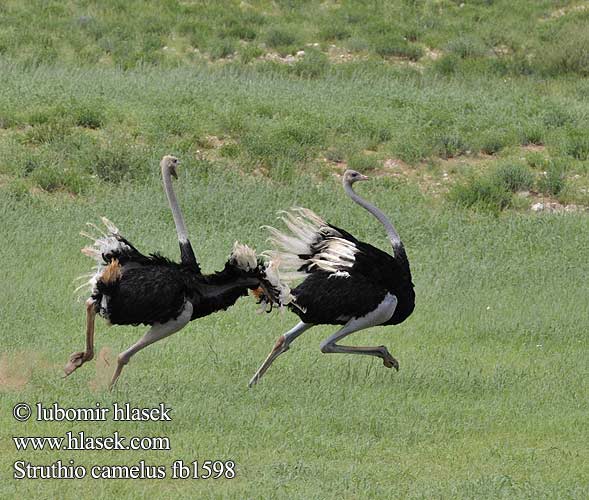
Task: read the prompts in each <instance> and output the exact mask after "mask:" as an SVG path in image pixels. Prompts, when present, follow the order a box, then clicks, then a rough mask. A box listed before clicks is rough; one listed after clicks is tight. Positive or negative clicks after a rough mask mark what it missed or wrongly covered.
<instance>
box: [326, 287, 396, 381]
mask: <svg viewBox="0 0 589 500" xmlns="http://www.w3.org/2000/svg"><path fill="white" fill-rule="evenodd" d="M396 307H397V297H395V296H394V295H391V294H387V295H386V297H385V298H384V300H383V301H382V302H381V303H380V304H379V305H378V307H377V308H376V309H375V310H374V311H372V312H370V313H368V314H367V315H366V316H362V317H361V318H352V319H351V320H350V321H348V322H347V323H346V324H345V325H344V326H343V328H342V329H341V330H339V331H337V332H335V333H334V334H333V335H331V336H330V337H329V338H327V339H325V340H324V341H323V342H321V352H323V353H325V354H330V353H342V354H364V355H367V356H376V357H378V358H382V360H383V363H384V365H385V366H386V367H387V368H393V367H394V368H395V369H396V370H397V371H398V370H399V362H398V361H397V360H396V359H395V358H393V356H391V353H390V352H389V351H388V349H387V348H386V347H385V346H383V345H381V346H378V347H356V346H343V345H338V344H336V342H337V341H338V340H341V339H343V338H344V337H347V336H348V335H350V334H351V333H354V332H358V331H360V330H365V329H366V328H370V327H371V326H377V325H382V324H383V323H385V322H386V321H388V320H389V319H390V318H391V316H392V315H393V313H394V312H395V308H396Z"/></svg>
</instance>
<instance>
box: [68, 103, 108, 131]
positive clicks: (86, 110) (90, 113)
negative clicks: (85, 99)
mask: <svg viewBox="0 0 589 500" xmlns="http://www.w3.org/2000/svg"><path fill="white" fill-rule="evenodd" d="M104 120H105V119H104V113H103V112H102V111H101V110H100V109H97V108H93V107H90V106H84V105H83V106H79V107H77V108H75V109H74V123H75V124H76V125H77V126H78V127H84V128H92V129H97V128H101V127H102V126H103V125H104Z"/></svg>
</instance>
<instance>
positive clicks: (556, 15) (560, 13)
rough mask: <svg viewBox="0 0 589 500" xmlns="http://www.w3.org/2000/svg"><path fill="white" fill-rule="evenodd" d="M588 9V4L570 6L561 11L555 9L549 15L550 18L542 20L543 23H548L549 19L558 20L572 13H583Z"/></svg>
mask: <svg viewBox="0 0 589 500" xmlns="http://www.w3.org/2000/svg"><path fill="white" fill-rule="evenodd" d="M587 9H589V4H581V5H570V6H568V7H562V8H561V9H556V10H554V11H552V12H551V13H550V17H548V18H547V19H544V21H548V20H550V19H558V18H559V17H562V16H566V15H567V14H572V13H574V12H583V11H585V10H587Z"/></svg>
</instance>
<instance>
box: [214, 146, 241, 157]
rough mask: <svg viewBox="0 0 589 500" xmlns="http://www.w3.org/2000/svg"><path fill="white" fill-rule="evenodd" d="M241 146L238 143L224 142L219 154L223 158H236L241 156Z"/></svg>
mask: <svg viewBox="0 0 589 500" xmlns="http://www.w3.org/2000/svg"><path fill="white" fill-rule="evenodd" d="M239 152H240V151H239V146H238V145H237V144H223V145H222V146H221V147H220V148H219V155H221V156H222V157H223V158H230V159H235V158H237V157H238V156H239Z"/></svg>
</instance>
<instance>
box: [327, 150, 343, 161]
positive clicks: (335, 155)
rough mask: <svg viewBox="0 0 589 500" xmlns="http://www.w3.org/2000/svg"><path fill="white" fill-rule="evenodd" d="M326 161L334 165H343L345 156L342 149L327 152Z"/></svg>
mask: <svg viewBox="0 0 589 500" xmlns="http://www.w3.org/2000/svg"><path fill="white" fill-rule="evenodd" d="M325 159H326V160H328V161H332V162H334V163H341V162H343V161H344V159H345V154H344V153H343V151H342V150H341V149H339V148H335V147H333V148H329V149H328V150H327V151H326V152H325Z"/></svg>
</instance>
